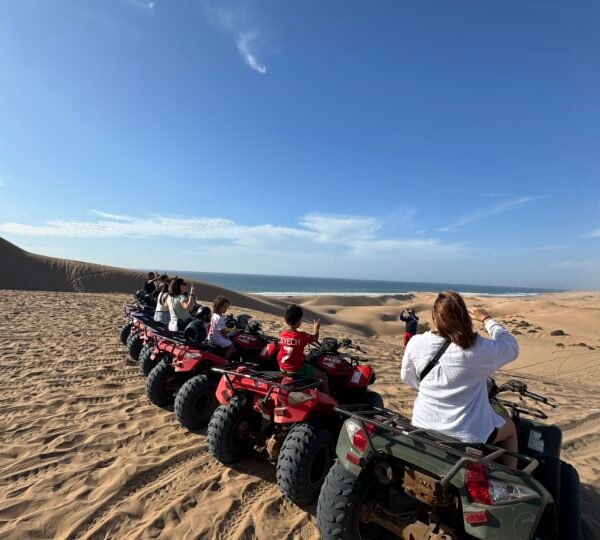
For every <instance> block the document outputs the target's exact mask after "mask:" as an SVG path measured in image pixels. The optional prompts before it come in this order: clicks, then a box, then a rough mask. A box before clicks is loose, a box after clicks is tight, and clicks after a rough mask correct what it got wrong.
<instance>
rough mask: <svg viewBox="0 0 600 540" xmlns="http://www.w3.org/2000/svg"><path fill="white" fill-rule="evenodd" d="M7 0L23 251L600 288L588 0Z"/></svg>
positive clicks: (6, 219)
mask: <svg viewBox="0 0 600 540" xmlns="http://www.w3.org/2000/svg"><path fill="white" fill-rule="evenodd" d="M0 10H1V12H2V16H1V17H0V236H2V237H4V238H6V239H8V240H10V241H12V242H15V243H16V244H17V245H19V246H21V247H23V248H25V249H28V250H31V251H34V252H38V253H43V254H47V255H53V256H58V257H65V258H75V259H80V260H86V261H92V262H99V263H105V264H113V265H118V266H126V267H135V268H149V267H159V268H169V269H179V270H197V271H226V272H242V273H266V274H284V275H285V274H288V275H290V274H291V275H310V276H328V277H351V278H367V279H368V278H373V279H391V280H408V281H436V282H457V283H473V284H501V285H520V286H539V287H560V288H563V287H564V288H585V289H591V288H593V289H598V288H600V181H599V177H600V152H599V150H600V33H599V32H598V28H599V27H600V4H599V3H598V2H597V1H589V2H580V1H569V2H566V1H565V2H544V1H541V0H540V1H523V0H520V1H506V2H502V3H491V2H477V1H474V0H473V1H454V2H443V1H436V2H432V1H427V0H420V1H419V2H409V1H391V0H390V1H382V2H377V3H374V2H350V1H335V0H328V1H327V2H323V1H308V0H307V1H303V2H293V1H291V0H277V1H275V0H262V1H255V2H248V1H245V2H236V1H229V2H218V1H201V0H181V1H177V2H173V1H167V0H154V1H152V2H150V1H145V0H87V1H79V0H70V1H67V0H54V1H53V2H42V1H35V0H12V1H11V0H8V1H5V2H3V3H2V6H1V7H0Z"/></svg>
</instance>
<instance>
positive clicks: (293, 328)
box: [277, 304, 329, 393]
mask: <svg viewBox="0 0 600 540" xmlns="http://www.w3.org/2000/svg"><path fill="white" fill-rule="evenodd" d="M303 316H304V311H302V308H301V307H300V306H297V305H295V304H292V305H291V306H289V307H288V308H287V310H286V312H285V322H286V323H287V325H288V326H289V328H288V329H286V330H284V331H283V332H281V334H279V344H280V349H279V354H278V355H277V362H278V363H279V369H280V370H281V371H282V372H283V373H285V374H286V375H289V376H290V377H302V376H303V377H313V378H314V379H320V380H321V381H323V382H322V383H321V386H320V388H319V389H320V390H321V391H322V392H325V393H329V382H328V380H327V374H326V373H324V372H323V371H321V370H320V369H317V368H316V367H314V366H312V365H310V364H307V363H305V362H304V347H306V346H307V345H308V344H309V343H312V342H313V341H317V340H318V339H319V329H320V328H321V323H320V322H319V321H318V320H316V321H315V322H314V323H313V333H312V334H308V333H306V332H299V331H298V328H300V325H301V324H302V317H303Z"/></svg>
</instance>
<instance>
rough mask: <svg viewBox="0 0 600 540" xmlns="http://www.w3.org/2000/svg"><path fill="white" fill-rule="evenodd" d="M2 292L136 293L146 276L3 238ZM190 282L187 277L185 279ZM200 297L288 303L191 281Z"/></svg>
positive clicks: (264, 307)
mask: <svg viewBox="0 0 600 540" xmlns="http://www.w3.org/2000/svg"><path fill="white" fill-rule="evenodd" d="M0 260H1V261H2V263H3V264H2V269H1V270H0V289H15V290H29V291H59V292H85V293H133V292H135V291H136V290H138V289H141V288H142V286H143V284H144V279H145V274H144V273H143V272H138V271H135V270H127V269H124V268H116V267H114V266H104V265H102V264H93V263H86V262H81V261H72V260H69V259H58V258H55V257H46V256H43V255H36V254H35V253H29V252H28V251H25V250H23V249H21V248H19V247H17V246H15V245H14V244H12V243H10V242H8V241H7V240H5V239H4V238H0ZM186 280H187V278H186ZM189 281H190V282H191V283H194V285H195V287H196V289H197V296H198V297H199V298H200V299H202V300H205V301H210V300H212V299H213V298H215V297H216V296H217V295H224V296H227V297H228V298H229V299H230V300H231V301H232V303H233V306H234V309H236V311H237V309H238V308H246V309H254V310H256V311H262V312H264V313H269V314H271V315H276V316H283V312H284V310H285V308H286V306H287V305H288V302H285V301H283V300H279V299H276V298H270V297H260V296H250V295H246V294H242V293H238V292H236V291H232V290H229V289H225V288H223V287H219V286H218V285H213V284H211V283H206V282H203V281H196V280H189ZM303 309H304V312H305V318H306V319H307V320H310V321H312V320H313V319H317V318H320V319H321V322H322V323H323V324H340V325H342V326H344V327H346V328H348V329H351V330H352V331H354V332H356V333H358V334H362V335H365V334H366V335H368V334H370V333H371V332H370V331H369V330H367V329H366V328H365V327H364V326H363V325H361V324H358V323H355V322H354V321H338V320H336V319H335V318H334V317H329V316H327V315H325V314H323V313H316V312H314V311H313V310H311V309H310V307H303Z"/></svg>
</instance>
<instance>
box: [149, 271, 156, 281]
mask: <svg viewBox="0 0 600 540" xmlns="http://www.w3.org/2000/svg"><path fill="white" fill-rule="evenodd" d="M155 277H156V274H155V273H154V272H148V279H154V278H155Z"/></svg>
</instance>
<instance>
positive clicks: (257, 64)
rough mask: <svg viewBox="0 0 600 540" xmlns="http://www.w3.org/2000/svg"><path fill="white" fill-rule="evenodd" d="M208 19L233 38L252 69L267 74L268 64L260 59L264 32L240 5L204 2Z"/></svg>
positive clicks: (206, 0) (223, 2)
mask: <svg viewBox="0 0 600 540" xmlns="http://www.w3.org/2000/svg"><path fill="white" fill-rule="evenodd" d="M203 4H204V8H205V12H206V16H207V19H208V20H209V22H210V23H211V24H212V25H213V26H215V27H216V28H218V29H219V30H220V31H221V32H223V33H224V34H226V35H227V36H228V37H230V38H233V40H234V41H235V44H236V47H237V50H238V52H239V53H240V56H241V57H242V59H243V60H244V62H245V63H246V65H248V66H249V67H250V68H251V69H253V70H254V71H256V72H257V73H260V74H261V75H266V73H267V66H266V65H265V64H264V63H262V62H261V61H260V60H259V59H258V54H259V51H260V46H261V44H262V42H263V40H264V37H263V33H262V32H261V31H260V29H259V28H258V25H257V23H256V22H254V21H253V20H252V18H251V17H250V16H249V15H248V13H247V12H245V11H242V10H241V9H240V8H239V7H235V6H232V5H231V3H228V2H225V1H222V0H221V1H208V0H205V1H204V2H203Z"/></svg>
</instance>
